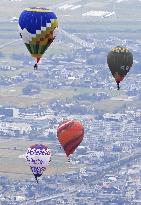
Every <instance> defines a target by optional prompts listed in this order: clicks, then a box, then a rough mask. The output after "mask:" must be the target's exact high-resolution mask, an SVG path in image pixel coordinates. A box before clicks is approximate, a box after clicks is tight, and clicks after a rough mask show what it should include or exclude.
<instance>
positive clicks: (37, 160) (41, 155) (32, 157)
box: [25, 144, 51, 183]
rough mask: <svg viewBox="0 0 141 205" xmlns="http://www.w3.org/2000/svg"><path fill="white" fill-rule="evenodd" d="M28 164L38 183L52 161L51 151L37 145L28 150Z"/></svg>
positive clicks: (26, 155)
mask: <svg viewBox="0 0 141 205" xmlns="http://www.w3.org/2000/svg"><path fill="white" fill-rule="evenodd" d="M25 157H26V161H27V164H28V165H29V166H30V168H31V171H32V173H33V174H34V176H35V179H36V181H37V183H38V179H37V178H38V177H40V176H41V175H42V174H43V172H44V171H45V170H46V168H47V166H48V164H49V162H50V161H51V151H50V149H48V147H47V146H45V145H42V144H35V145H32V146H30V147H29V148H28V149H27V152H26V154H25Z"/></svg>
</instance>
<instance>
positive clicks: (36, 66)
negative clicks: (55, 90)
mask: <svg viewBox="0 0 141 205" xmlns="http://www.w3.org/2000/svg"><path fill="white" fill-rule="evenodd" d="M36 61H37V62H36V63H35V65H34V70H37V68H38V63H39V61H40V58H36Z"/></svg>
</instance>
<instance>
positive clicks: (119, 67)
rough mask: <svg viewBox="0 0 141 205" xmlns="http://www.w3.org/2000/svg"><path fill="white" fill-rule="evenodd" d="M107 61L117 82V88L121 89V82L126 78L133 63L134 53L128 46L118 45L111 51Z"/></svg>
mask: <svg viewBox="0 0 141 205" xmlns="http://www.w3.org/2000/svg"><path fill="white" fill-rule="evenodd" d="M107 63H108V66H109V69H110V71H111V73H112V75H113V77H114V78H115V81H116V83H117V89H118V90H119V89H120V87H119V84H120V82H121V81H122V80H123V79H124V77H125V76H126V74H127V73H128V72H129V70H130V68H131V67H132V65H133V55H132V53H131V52H130V51H129V50H128V49H127V48H124V47H122V46H117V47H115V48H113V49H112V51H110V52H109V54H108V56H107Z"/></svg>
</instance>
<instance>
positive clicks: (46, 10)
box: [25, 8, 52, 12]
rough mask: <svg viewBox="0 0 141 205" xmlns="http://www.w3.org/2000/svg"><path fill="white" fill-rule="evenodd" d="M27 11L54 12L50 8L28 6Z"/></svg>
mask: <svg viewBox="0 0 141 205" xmlns="http://www.w3.org/2000/svg"><path fill="white" fill-rule="evenodd" d="M25 11H34V12H52V11H51V10H50V9H40V8H35V9H32V8H27V9H25Z"/></svg>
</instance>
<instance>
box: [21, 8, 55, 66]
mask: <svg viewBox="0 0 141 205" xmlns="http://www.w3.org/2000/svg"><path fill="white" fill-rule="evenodd" d="M57 26H58V21H57V17H56V15H55V13H53V12H52V11H51V10H49V9H46V8H38V7H32V8H27V9H25V10H24V11H23V12H22V13H21V15H20V17H19V31H20V36H21V38H22V40H23V42H24V43H25V45H26V47H27V49H28V50H29V52H30V53H31V55H32V56H33V57H35V58H36V59H37V63H38V62H39V60H40V58H41V57H42V55H43V54H44V52H45V51H46V50H47V49H48V47H49V46H50V44H51V43H52V42H53V40H54V39H55V33H54V31H55V28H56V27H57Z"/></svg>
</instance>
